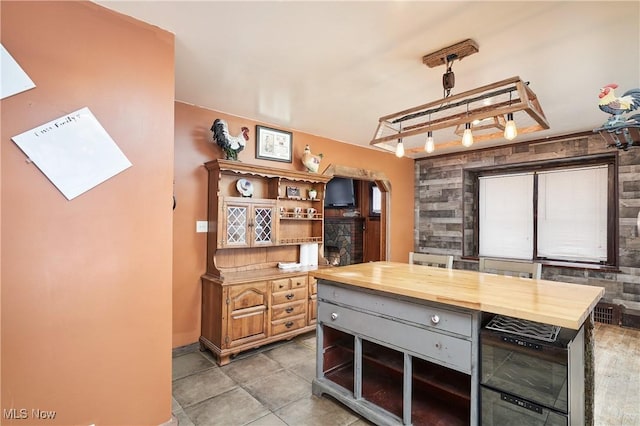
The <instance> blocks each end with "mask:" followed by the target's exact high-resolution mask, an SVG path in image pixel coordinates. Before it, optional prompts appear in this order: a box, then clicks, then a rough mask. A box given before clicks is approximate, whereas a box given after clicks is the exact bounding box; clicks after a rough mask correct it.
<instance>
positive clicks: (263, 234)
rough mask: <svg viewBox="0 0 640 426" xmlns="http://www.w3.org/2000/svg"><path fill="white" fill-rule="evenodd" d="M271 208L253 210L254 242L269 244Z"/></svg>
mask: <svg viewBox="0 0 640 426" xmlns="http://www.w3.org/2000/svg"><path fill="white" fill-rule="evenodd" d="M271 210H272V209H271V208H261V207H257V208H256V209H255V212H254V214H255V226H254V229H255V235H254V237H255V242H257V243H270V242H271V228H272V223H271Z"/></svg>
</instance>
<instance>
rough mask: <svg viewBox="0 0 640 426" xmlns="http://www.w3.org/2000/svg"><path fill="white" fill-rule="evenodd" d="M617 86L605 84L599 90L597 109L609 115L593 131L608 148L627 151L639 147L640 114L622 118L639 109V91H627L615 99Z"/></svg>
mask: <svg viewBox="0 0 640 426" xmlns="http://www.w3.org/2000/svg"><path fill="white" fill-rule="evenodd" d="M617 88H618V85H617V84H615V83H614V84H607V85H606V86H604V87H603V88H601V89H600V94H599V95H598V97H599V98H600V102H599V103H598V107H599V108H600V110H602V111H603V112H605V113H607V114H610V117H609V119H608V120H607V121H606V123H604V124H603V125H602V127H601V128H598V129H594V132H597V133H600V135H602V137H603V138H604V139H605V140H606V141H607V142H608V144H609V146H610V147H615V148H618V149H623V150H625V151H626V150H628V149H629V148H631V147H633V146H640V114H634V115H630V116H623V114H625V113H627V112H631V111H634V110H636V109H638V108H640V89H631V90H627V91H626V92H625V93H624V94H623V95H622V96H620V97H617V96H616V94H615V91H614V90H615V89H617Z"/></svg>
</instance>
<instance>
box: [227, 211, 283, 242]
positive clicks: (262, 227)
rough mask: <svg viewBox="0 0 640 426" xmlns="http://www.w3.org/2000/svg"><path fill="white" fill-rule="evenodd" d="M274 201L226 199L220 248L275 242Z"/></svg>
mask: <svg viewBox="0 0 640 426" xmlns="http://www.w3.org/2000/svg"><path fill="white" fill-rule="evenodd" d="M275 213H276V207H275V202H274V203H268V202H259V203H252V202H250V201H242V200H239V201H235V200H233V201H232V200H225V201H224V202H223V203H222V216H223V217H222V232H221V233H220V234H221V235H222V239H221V240H220V241H219V245H218V247H219V248H231V247H240V248H246V247H264V246H272V245H274V244H275V241H276V240H275Z"/></svg>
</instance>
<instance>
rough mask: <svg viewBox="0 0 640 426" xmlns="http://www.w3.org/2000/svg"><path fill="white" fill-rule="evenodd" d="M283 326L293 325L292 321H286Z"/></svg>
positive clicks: (289, 326)
mask: <svg viewBox="0 0 640 426" xmlns="http://www.w3.org/2000/svg"><path fill="white" fill-rule="evenodd" d="M284 326H285V327H287V328H291V327H293V321H288V322H287V323H285V325H284Z"/></svg>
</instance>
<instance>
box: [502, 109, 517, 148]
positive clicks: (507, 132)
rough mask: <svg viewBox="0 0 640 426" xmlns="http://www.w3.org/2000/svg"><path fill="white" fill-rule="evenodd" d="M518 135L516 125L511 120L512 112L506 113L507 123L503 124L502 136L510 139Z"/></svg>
mask: <svg viewBox="0 0 640 426" xmlns="http://www.w3.org/2000/svg"><path fill="white" fill-rule="evenodd" d="M516 136H518V127H517V126H516V122H515V121H513V113H512V112H510V113H507V124H505V126H504V138H505V139H506V140H508V141H512V140H514V139H515V138H516Z"/></svg>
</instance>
